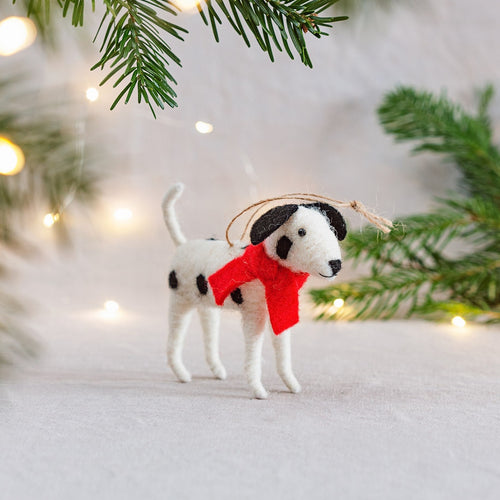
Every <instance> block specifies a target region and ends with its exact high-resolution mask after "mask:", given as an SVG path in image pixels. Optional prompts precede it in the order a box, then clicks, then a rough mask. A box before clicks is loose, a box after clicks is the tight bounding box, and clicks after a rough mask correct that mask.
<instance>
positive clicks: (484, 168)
mask: <svg viewBox="0 0 500 500" xmlns="http://www.w3.org/2000/svg"><path fill="white" fill-rule="evenodd" d="M492 92H493V90H492V88H491V87H486V89H485V90H484V91H483V92H482V93H481V95H480V107H479V112H478V115H477V116H471V115H469V114H467V113H466V112H465V111H464V109H463V108H462V107H461V106H459V105H457V104H454V103H452V102H450V101H449V100H448V99H447V98H446V96H444V95H442V96H440V97H436V96H434V95H433V94H431V93H429V92H418V91H416V90H415V89H412V88H409V87H400V88H398V89H396V90H395V91H394V92H391V93H389V94H388V95H387V96H386V98H385V99H384V102H383V103H382V105H381V106H380V107H379V109H378V113H379V117H380V122H381V123H382V125H383V127H384V129H385V131H386V132H387V133H389V134H392V135H394V136H395V137H396V140H397V141H399V142H401V141H417V142H418V143H419V144H418V145H417V146H415V147H414V149H413V151H414V152H416V153H418V152H421V151H431V152H435V153H442V154H445V155H446V158H447V159H448V160H450V161H452V162H454V163H455V164H456V165H457V167H458V168H459V170H460V171H461V173H462V174H463V185H464V188H465V190H466V192H467V193H469V194H471V195H475V196H478V197H483V198H485V199H487V200H490V201H491V202H493V203H494V204H495V205H496V206H497V207H500V193H499V191H498V179H499V176H500V153H499V151H498V149H497V148H496V147H495V146H494V145H493V144H492V143H491V138H492V130H491V125H490V123H489V120H488V119H487V118H485V115H486V109H487V105H488V103H489V102H490V100H491V97H492Z"/></svg>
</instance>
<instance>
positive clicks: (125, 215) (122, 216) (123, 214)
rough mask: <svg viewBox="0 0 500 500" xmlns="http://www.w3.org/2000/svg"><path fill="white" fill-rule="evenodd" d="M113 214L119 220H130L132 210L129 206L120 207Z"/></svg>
mask: <svg viewBox="0 0 500 500" xmlns="http://www.w3.org/2000/svg"><path fill="white" fill-rule="evenodd" d="M113 216H114V218H115V219H116V220H117V221H120V222H122V221H128V220H130V219H131V218H132V210H130V209H128V208H119V209H117V210H115V212H114V214H113Z"/></svg>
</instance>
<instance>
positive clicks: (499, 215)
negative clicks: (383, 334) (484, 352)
mask: <svg viewBox="0 0 500 500" xmlns="http://www.w3.org/2000/svg"><path fill="white" fill-rule="evenodd" d="M492 95H493V89H492V87H490V86H489V87H487V88H486V89H485V90H484V91H483V92H481V94H480V96H479V107H478V112H477V114H476V115H471V114H468V113H467V112H466V111H465V110H464V109H463V108H462V107H461V106H459V105H457V104H455V103H453V102H451V101H450V100H449V99H448V98H447V97H446V96H444V95H442V96H434V95H433V94H431V93H429V92H418V91H416V90H415V89H413V88H409V87H401V88H398V89H397V90H395V91H394V92H391V93H389V94H388V95H387V96H386V97H385V99H384V101H383V103H382V105H381V106H380V107H379V109H378V114H379V118H380V122H381V123H382V125H383V127H384V129H385V130H386V132H387V133H390V134H392V135H394V136H395V138H396V140H397V141H415V142H416V145H415V147H414V148H413V151H414V152H415V153H418V152H420V151H432V152H435V153H440V154H443V155H445V158H446V159H447V160H448V161H453V163H454V164H455V165H456V166H457V168H458V169H459V171H460V172H461V174H462V178H461V192H457V193H453V194H452V195H450V197H448V198H446V199H439V200H438V208H437V209H436V210H434V211H433V212H431V213H428V214H421V215H415V216H410V217H405V218H402V219H400V220H399V221H396V224H395V226H396V227H395V229H394V230H393V231H392V232H391V233H390V234H388V235H381V234H379V233H378V232H377V231H376V230H375V229H374V228H372V227H368V228H364V229H363V230H362V231H359V232H351V233H350V234H349V235H348V237H347V238H346V242H345V247H344V248H345V254H346V257H347V258H349V259H351V260H352V261H353V263H354V265H358V264H369V265H370V267H371V272H370V275H369V276H366V277H362V278H360V279H356V280H354V281H351V282H347V283H340V284H339V285H336V286H333V287H329V288H326V289H322V290H313V291H312V292H311V293H312V297H313V300H314V302H315V303H316V304H317V305H318V306H320V310H321V312H320V315H319V316H320V317H322V318H338V317H348V318H350V319H368V318H382V319H388V318H391V317H393V316H394V315H396V314H405V315H406V316H407V317H409V316H412V315H419V316H424V317H430V318H435V319H443V318H449V317H450V315H461V316H463V317H466V318H468V319H471V320H475V321H482V322H500V153H499V150H498V148H497V147H496V146H495V145H494V144H493V143H492V128H491V123H490V119H489V117H488V114H487V108H488V104H489V102H490V101H491V98H492ZM336 298H343V299H344V300H345V301H346V306H345V307H344V308H342V310H339V311H337V310H336V309H335V308H334V307H332V304H333V301H334V300H335V299H336Z"/></svg>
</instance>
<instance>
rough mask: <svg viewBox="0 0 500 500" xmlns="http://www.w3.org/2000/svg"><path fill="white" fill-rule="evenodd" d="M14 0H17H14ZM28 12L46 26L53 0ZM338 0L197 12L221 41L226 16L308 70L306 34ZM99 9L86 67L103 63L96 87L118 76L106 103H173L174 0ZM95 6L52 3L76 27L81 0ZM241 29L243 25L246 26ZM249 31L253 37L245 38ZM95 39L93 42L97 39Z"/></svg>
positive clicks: (217, 0) (223, 2) (204, 3)
mask: <svg viewBox="0 0 500 500" xmlns="http://www.w3.org/2000/svg"><path fill="white" fill-rule="evenodd" d="M12 1H13V3H16V0H12ZM21 2H22V3H23V5H24V7H25V10H26V12H27V13H28V15H29V16H31V17H32V18H33V19H34V20H35V22H36V23H37V24H38V25H39V27H41V29H42V30H44V31H49V29H48V28H47V25H48V23H50V20H51V15H52V14H51V5H52V2H51V0H21ZM337 2H338V0H200V3H199V4H198V10H199V13H200V16H201V18H202V19H203V22H204V23H205V24H206V25H207V26H208V25H210V26H211V29H212V32H213V35H214V37H215V40H216V41H217V42H218V41H219V32H218V28H217V26H218V25H221V24H222V20H223V18H225V19H226V20H227V21H228V22H229V24H230V25H231V26H232V27H233V29H234V30H235V31H236V33H238V35H240V36H241V37H242V38H243V40H244V42H245V44H246V45H247V46H249V47H250V39H251V38H252V37H253V39H255V40H256V42H257V44H258V45H259V46H260V48H261V49H262V50H263V51H264V52H266V53H267V54H268V55H269V57H270V59H271V61H274V52H273V47H274V48H275V49H276V50H278V51H280V52H281V51H283V50H284V51H285V52H286V53H287V54H288V55H289V57H290V58H292V59H294V51H295V52H296V53H297V54H298V55H299V57H300V60H301V61H302V62H303V63H304V64H305V65H306V66H308V67H311V68H312V61H311V58H310V56H309V53H308V51H307V45H306V36H307V34H308V33H309V34H311V35H312V36H314V37H316V38H320V37H321V36H326V35H328V33H327V32H326V31H324V30H325V29H326V28H331V26H332V23H334V22H338V21H343V20H345V19H347V17H346V16H322V15H321V13H322V12H324V11H325V10H326V9H328V8H329V7H331V6H332V5H333V4H335V3H337ZM102 3H103V6H104V7H105V14H104V16H103V18H102V21H101V24H100V27H99V30H98V34H97V35H96V38H97V36H98V35H99V34H100V33H103V39H102V43H101V47H100V53H101V58H100V60H99V61H98V62H97V63H96V64H95V65H94V66H93V68H92V69H97V68H100V69H101V70H103V69H104V68H105V67H106V66H108V67H109V71H108V74H107V75H106V76H105V78H104V79H103V80H102V82H101V85H103V84H105V83H106V82H108V80H110V79H112V78H116V80H115V82H114V84H113V86H114V87H119V90H118V94H117V97H116V99H115V100H114V102H113V104H112V105H111V109H113V108H114V107H115V106H116V105H117V104H118V103H119V102H120V101H122V100H123V101H125V103H127V102H129V100H130V99H131V98H132V96H133V95H134V94H135V95H136V97H137V100H138V101H139V102H141V101H144V102H146V103H147V104H148V106H149V107H150V109H151V111H152V112H153V114H155V112H154V107H159V108H161V109H163V108H164V105H165V104H166V105H168V106H170V107H175V106H177V102H176V97H177V94H176V93H175V91H174V88H173V87H174V85H176V81H175V79H174V77H173V75H172V73H171V72H170V71H169V69H168V67H169V66H170V65H171V63H174V64H176V65H178V66H181V61H180V59H179V57H178V56H177V55H176V54H175V53H174V51H173V49H172V47H171V41H173V40H175V39H177V40H179V41H183V40H184V39H183V37H182V35H183V34H185V33H187V30H186V29H185V28H183V27H181V26H179V25H178V24H175V23H173V22H172V17H173V16H176V15H177V13H178V11H180V8H179V7H178V6H177V5H176V4H175V0H102ZM87 5H88V6H89V8H91V9H92V11H94V10H95V6H96V5H95V0H87V2H86V1H85V0H57V8H58V9H59V10H60V11H61V13H62V15H63V16H64V17H70V18H71V22H72V24H73V25H74V26H83V24H84V13H85V9H86V6H87ZM245 25H246V27H247V30H248V33H247V31H245V27H244V26H245ZM250 34H251V36H250ZM96 38H94V41H95V40H96Z"/></svg>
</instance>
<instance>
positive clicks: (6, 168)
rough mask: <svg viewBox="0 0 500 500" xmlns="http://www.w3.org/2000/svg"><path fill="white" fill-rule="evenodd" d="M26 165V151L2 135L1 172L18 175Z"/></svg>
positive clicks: (0, 139) (0, 147) (0, 140)
mask: <svg viewBox="0 0 500 500" xmlns="http://www.w3.org/2000/svg"><path fill="white" fill-rule="evenodd" d="M23 167H24V153H23V152H22V150H21V148H20V147H19V146H16V145H15V144H14V143H12V142H10V141H9V140H8V139H5V138H4V137H0V174H2V175H16V174H18V173H19V172H20V171H21V170H22V169H23Z"/></svg>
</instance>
